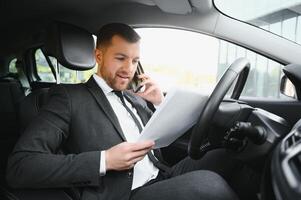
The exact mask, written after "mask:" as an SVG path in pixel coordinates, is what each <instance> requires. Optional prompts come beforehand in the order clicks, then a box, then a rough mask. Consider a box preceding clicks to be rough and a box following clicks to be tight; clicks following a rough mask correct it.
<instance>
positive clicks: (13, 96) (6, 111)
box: [0, 77, 25, 184]
mask: <svg viewBox="0 0 301 200" xmlns="http://www.w3.org/2000/svg"><path fill="white" fill-rule="evenodd" d="M24 97H25V95H24V92H23V89H22V86H21V84H20V82H19V81H17V80H15V79H13V78H9V77H6V78H4V79H0V122H1V132H0V158H1V159H0V183H1V184H3V183H4V177H5V169H6V162H7V157H8V155H9V153H10V152H11V151H12V148H13V147H14V145H15V143H16V141H17V138H18V136H19V117H18V114H19V102H21V101H22V100H23V99H24Z"/></svg>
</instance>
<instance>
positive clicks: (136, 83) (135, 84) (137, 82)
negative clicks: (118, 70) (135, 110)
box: [128, 62, 144, 93]
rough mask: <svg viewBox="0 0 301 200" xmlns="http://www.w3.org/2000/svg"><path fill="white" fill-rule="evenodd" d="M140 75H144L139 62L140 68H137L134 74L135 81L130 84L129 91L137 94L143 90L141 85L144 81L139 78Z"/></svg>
mask: <svg viewBox="0 0 301 200" xmlns="http://www.w3.org/2000/svg"><path fill="white" fill-rule="evenodd" d="M140 74H144V71H143V68H142V65H141V63H140V62H138V66H137V70H136V72H135V74H134V77H133V80H132V81H131V82H130V83H129V86H128V89H129V90H132V91H133V92H135V93H137V92H139V91H140V90H141V88H142V87H143V86H142V85H141V83H142V81H143V80H142V79H140V78H138V75H140Z"/></svg>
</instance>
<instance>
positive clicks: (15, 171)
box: [7, 77, 152, 200]
mask: <svg viewBox="0 0 301 200" xmlns="http://www.w3.org/2000/svg"><path fill="white" fill-rule="evenodd" d="M125 96H126V98H127V99H128V100H129V101H130V102H131V103H132V104H133V105H134V107H135V108H136V109H137V112H138V114H139V116H140V117H141V120H142V122H143V123H144V124H146V123H147V121H148V120H149V118H150V117H151V115H152V111H151V110H150V109H149V108H148V107H147V104H146V102H145V101H144V100H143V99H141V98H140V97H137V96H134V95H132V94H130V93H125ZM49 98H50V99H49V102H48V104H47V105H45V106H44V107H43V108H42V109H41V112H40V113H39V115H38V116H37V117H36V118H35V120H33V122H32V123H31V124H30V126H29V127H28V128H27V129H26V131H25V132H24V133H23V134H22V136H21V137H20V139H19V141H18V142H17V144H16V146H15V148H14V150H13V153H12V154H11V156H10V158H9V161H8V168H7V169H8V170H7V181H8V183H9V184H10V185H11V186H12V187H15V188H49V187H50V188H54V187H55V188H61V187H82V188H83V193H82V199H85V200H92V199H95V200H96V199H97V200H102V199H106V200H109V199H116V200H117V199H118V200H119V199H128V198H129V195H130V192H131V185H132V181H133V170H128V171H119V172H117V171H109V172H107V174H106V175H105V176H99V164H100V151H101V150H106V149H108V148H110V147H112V146H114V145H116V144H119V143H121V142H123V141H125V137H124V134H123V132H122V129H121V127H120V124H119V122H118V119H117V117H116V115H115V113H114V111H113V109H112V107H111V105H110V103H109V102H108V100H107V98H106V97H105V95H104V93H103V92H102V90H101V89H100V88H99V86H98V85H97V83H96V82H95V80H94V79H93V78H92V77H91V78H90V80H89V81H88V82H87V83H85V84H77V85H58V86H56V87H54V88H52V89H50V91H49ZM62 152H63V153H62Z"/></svg>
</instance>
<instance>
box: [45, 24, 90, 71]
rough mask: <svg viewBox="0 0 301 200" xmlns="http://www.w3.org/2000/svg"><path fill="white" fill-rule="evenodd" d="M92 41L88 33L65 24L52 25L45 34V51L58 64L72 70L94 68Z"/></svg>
mask: <svg viewBox="0 0 301 200" xmlns="http://www.w3.org/2000/svg"><path fill="white" fill-rule="evenodd" d="M94 46H95V44H94V39H93V36H92V34H91V33H89V32H88V31H86V30H84V29H82V28H79V27H76V26H73V25H70V24H65V23H58V22H57V23H54V24H52V25H51V26H50V27H49V29H48V32H47V36H46V41H45V51H46V52H47V54H48V55H50V56H53V57H55V58H56V59H58V62H59V63H60V64H61V65H63V66H64V67H67V68H69V69H73V70H88V69H92V68H93V67H94V66H95V57H94Z"/></svg>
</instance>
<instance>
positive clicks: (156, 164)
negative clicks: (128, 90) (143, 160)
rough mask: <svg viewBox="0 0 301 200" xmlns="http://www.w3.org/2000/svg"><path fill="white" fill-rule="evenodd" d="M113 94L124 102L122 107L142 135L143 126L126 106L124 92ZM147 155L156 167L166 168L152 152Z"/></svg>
mask: <svg viewBox="0 0 301 200" xmlns="http://www.w3.org/2000/svg"><path fill="white" fill-rule="evenodd" d="M113 92H114V93H115V94H116V95H117V96H118V97H119V98H120V100H121V102H122V105H123V106H124V107H125V109H126V110H127V111H128V112H129V113H130V115H131V116H132V118H133V120H134V122H135V124H136V125H137V127H138V129H139V132H140V133H141V131H142V126H141V124H140V122H139V120H138V119H137V117H136V116H135V114H134V113H133V111H132V110H131V109H130V108H129V107H128V106H127V105H126V103H125V100H124V96H123V94H122V92H121V91H115V90H113ZM147 155H148V157H149V159H150V160H151V161H152V162H153V163H154V165H155V166H156V167H158V168H159V169H162V168H164V166H163V167H162V166H161V165H162V164H161V163H160V162H159V161H158V159H157V158H156V157H155V156H154V155H153V154H152V153H151V152H148V153H147Z"/></svg>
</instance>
